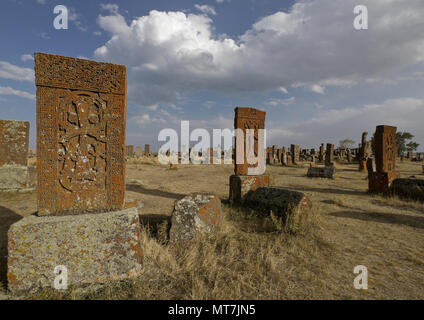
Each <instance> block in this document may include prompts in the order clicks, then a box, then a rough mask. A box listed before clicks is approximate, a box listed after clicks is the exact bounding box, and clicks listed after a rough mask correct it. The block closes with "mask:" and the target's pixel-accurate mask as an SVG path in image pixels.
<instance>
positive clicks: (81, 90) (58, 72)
mask: <svg viewBox="0 0 424 320" xmlns="http://www.w3.org/2000/svg"><path fill="white" fill-rule="evenodd" d="M35 78H36V85H37V130H38V132H37V176H38V214H39V215H41V216H42V215H63V214H75V213H78V214H79V213H84V212H104V211H110V210H119V209H122V208H123V206H124V196H125V122H126V119H125V117H126V69H125V66H120V65H113V64H109V63H99V62H95V61H88V60H83V59H74V58H69V57H61V56H56V55H48V54H41V53H36V54H35Z"/></svg>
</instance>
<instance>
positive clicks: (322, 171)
mask: <svg viewBox="0 0 424 320" xmlns="http://www.w3.org/2000/svg"><path fill="white" fill-rule="evenodd" d="M335 172H336V169H335V167H313V166H311V167H309V169H308V173H307V174H306V176H308V177H310V178H327V179H333V178H334V173H335Z"/></svg>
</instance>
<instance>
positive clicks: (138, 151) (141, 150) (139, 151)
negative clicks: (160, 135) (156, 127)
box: [135, 147, 143, 158]
mask: <svg viewBox="0 0 424 320" xmlns="http://www.w3.org/2000/svg"><path fill="white" fill-rule="evenodd" d="M135 155H136V156H137V158H140V157H142V156H143V149H142V148H141V147H137V148H135Z"/></svg>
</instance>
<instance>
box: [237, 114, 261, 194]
mask: <svg viewBox="0 0 424 320" xmlns="http://www.w3.org/2000/svg"><path fill="white" fill-rule="evenodd" d="M234 111H235V118H234V129H241V131H243V141H238V139H237V138H236V148H235V149H236V154H235V163H234V173H235V174H234V175H232V176H230V197H229V198H230V201H234V202H242V201H243V199H244V197H245V195H246V194H247V193H248V192H249V191H253V190H256V189H257V188H259V187H267V186H269V176H266V175H255V174H251V173H249V171H251V169H255V168H258V163H256V164H249V163H248V161H247V152H246V151H247V150H246V142H247V135H246V130H247V129H254V137H255V138H254V140H255V144H254V153H255V156H256V157H258V156H262V157H265V147H266V146H265V145H264V146H263V148H264V149H263V150H259V141H258V139H259V129H263V130H265V115H266V112H264V111H261V110H258V109H254V108H242V107H237V108H236V109H235V110H234ZM239 143H242V144H243V153H242V154H239V153H238V152H237V149H238V147H237V146H238V144H239ZM263 162H264V165H265V159H263ZM249 168H251V169H249Z"/></svg>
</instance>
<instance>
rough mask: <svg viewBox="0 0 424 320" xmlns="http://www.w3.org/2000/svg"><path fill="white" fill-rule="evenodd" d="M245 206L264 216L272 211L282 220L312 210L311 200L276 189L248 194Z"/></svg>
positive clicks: (263, 189)
mask: <svg viewBox="0 0 424 320" xmlns="http://www.w3.org/2000/svg"><path fill="white" fill-rule="evenodd" d="M245 204H246V205H247V206H248V207H250V208H252V209H255V210H256V211H258V212H263V213H265V214H270V212H271V211H272V213H273V214H274V215H275V216H277V217H280V218H283V219H284V218H286V217H287V216H289V215H293V214H302V213H304V212H306V211H308V210H310V209H311V208H312V203H311V200H310V199H309V197H308V196H307V195H305V194H304V193H302V192H298V191H293V190H289V189H285V188H277V187H263V188H258V189H257V190H255V191H251V192H249V193H248V194H247V195H246V197H245Z"/></svg>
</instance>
